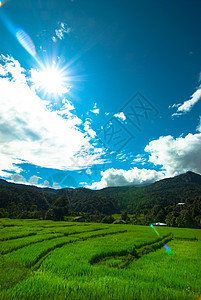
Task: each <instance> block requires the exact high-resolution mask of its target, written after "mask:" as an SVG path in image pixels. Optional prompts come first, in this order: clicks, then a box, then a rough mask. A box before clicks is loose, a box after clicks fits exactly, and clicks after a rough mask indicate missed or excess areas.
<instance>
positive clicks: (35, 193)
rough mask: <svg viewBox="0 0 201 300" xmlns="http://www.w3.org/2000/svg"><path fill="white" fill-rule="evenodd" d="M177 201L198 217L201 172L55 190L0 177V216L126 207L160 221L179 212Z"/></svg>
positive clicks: (106, 211)
mask: <svg viewBox="0 0 201 300" xmlns="http://www.w3.org/2000/svg"><path fill="white" fill-rule="evenodd" d="M178 203H185V204H184V205H185V206H183V208H182V211H183V212H187V211H188V212H190V214H191V215H193V217H194V218H196V217H197V218H198V217H199V216H200V219H201V175H199V174H196V173H193V172H190V171H189V172H187V173H185V174H181V175H178V176H175V177H172V178H166V179H163V180H160V181H157V182H155V183H152V184H150V185H147V186H141V187H140V186H137V187H136V186H124V187H108V188H104V189H102V190H97V191H94V190H90V189H86V188H77V189H72V188H65V189H60V190H55V189H51V188H39V187H35V186H29V185H24V184H16V183H11V182H7V181H6V180H3V179H0V216H5V215H6V216H9V217H26V216H28V217H31V216H32V217H40V218H53V219H62V218H63V215H66V214H67V213H68V212H71V213H72V212H79V213H83V212H85V213H89V214H94V213H96V214H103V215H110V214H113V213H119V212H121V211H127V212H129V213H135V214H136V213H137V214H140V213H143V214H144V215H145V216H147V218H148V219H147V222H148V221H149V216H150V218H152V219H153V217H154V215H155V216H160V218H161V219H160V220H158V219H157V220H156V221H163V222H164V221H165V220H166V217H167V216H168V214H170V213H173V212H174V213H175V212H176V213H175V216H174V217H175V218H177V219H178V217H179V216H180V214H181V208H179V209H180V211H179V215H178V207H177V204H178ZM159 211H160V214H159ZM145 219H146V218H145ZM171 219H172V217H171ZM198 219H199V218H198ZM145 223H146V220H145ZM198 223H199V220H198ZM173 225H174V224H173Z"/></svg>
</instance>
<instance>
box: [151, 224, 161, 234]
mask: <svg viewBox="0 0 201 300" xmlns="http://www.w3.org/2000/svg"><path fill="white" fill-rule="evenodd" d="M150 227H151V228H152V229H153V230H154V231H155V233H156V234H157V236H158V237H159V236H160V234H159V233H158V231H157V230H156V228H155V227H154V226H153V224H151V225H150Z"/></svg>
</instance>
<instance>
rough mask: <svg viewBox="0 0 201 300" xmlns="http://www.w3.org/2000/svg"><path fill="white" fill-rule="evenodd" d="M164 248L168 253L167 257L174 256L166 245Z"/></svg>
mask: <svg viewBox="0 0 201 300" xmlns="http://www.w3.org/2000/svg"><path fill="white" fill-rule="evenodd" d="M163 245H164V247H165V250H166V252H167V256H171V255H173V254H174V252H173V251H172V250H171V249H170V248H169V247H168V246H167V245H166V244H163Z"/></svg>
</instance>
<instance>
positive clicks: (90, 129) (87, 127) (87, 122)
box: [84, 118, 96, 138]
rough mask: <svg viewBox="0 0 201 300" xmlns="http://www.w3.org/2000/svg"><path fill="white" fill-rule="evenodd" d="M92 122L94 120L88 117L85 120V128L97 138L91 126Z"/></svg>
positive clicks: (90, 134)
mask: <svg viewBox="0 0 201 300" xmlns="http://www.w3.org/2000/svg"><path fill="white" fill-rule="evenodd" d="M91 122H92V120H91V119H89V118H87V119H86V121H85V122H84V130H85V131H86V132H87V133H88V134H89V136H91V137H92V138H95V136H96V132H95V131H94V130H93V129H92V128H91Z"/></svg>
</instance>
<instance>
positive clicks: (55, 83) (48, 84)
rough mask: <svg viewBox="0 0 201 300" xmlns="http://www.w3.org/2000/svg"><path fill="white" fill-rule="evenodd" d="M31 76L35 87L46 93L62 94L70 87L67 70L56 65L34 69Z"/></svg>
mask: <svg viewBox="0 0 201 300" xmlns="http://www.w3.org/2000/svg"><path fill="white" fill-rule="evenodd" d="M31 78H32V82H33V83H34V86H35V88H36V89H38V90H42V91H43V92H44V93H45V94H49V95H53V96H61V95H63V94H65V93H67V92H69V89H70V85H68V80H67V77H66V74H65V72H64V71H63V70H62V69H59V68H58V67H56V66H55V65H53V66H48V67H42V68H41V70H32V72H31Z"/></svg>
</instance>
